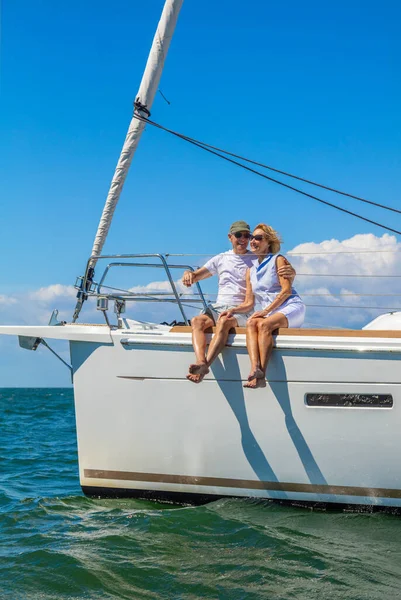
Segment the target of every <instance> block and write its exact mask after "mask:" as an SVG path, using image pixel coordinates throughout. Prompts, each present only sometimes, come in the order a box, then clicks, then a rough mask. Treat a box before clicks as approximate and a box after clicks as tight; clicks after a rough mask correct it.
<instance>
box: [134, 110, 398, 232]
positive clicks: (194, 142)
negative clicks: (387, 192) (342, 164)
mask: <svg viewBox="0 0 401 600" xmlns="http://www.w3.org/2000/svg"><path fill="white" fill-rule="evenodd" d="M134 117H135V118H136V119H139V120H140V121H143V122H144V123H148V124H149V125H152V126H153V127H156V128H158V129H162V130H163V131H165V132H167V133H170V134H171V135H174V136H176V137H178V138H180V139H182V140H185V141H187V142H188V143H190V144H192V145H194V146H197V147H198V148H201V149H202V150H205V151H206V152H209V153H210V154H213V155H214V156H218V157H219V158H222V159H223V160H226V161H227V162H230V163H231V164H234V165H236V166H238V167H241V168H242V169H245V170H246V171H249V172H250V173H253V174H254V175H258V176H259V177H263V178H264V179H267V180H268V181H272V182H273V183H277V184H278V185H281V186H282V187H285V188H287V189H289V190H292V191H293V192H296V193H297V194H301V195H303V196H306V197H307V198H311V199H312V200H316V201H317V202H320V203H321V204H325V205H326V206H330V207H331V208H335V209H336V210H339V211H341V212H343V213H346V214H348V215H351V216H353V217H356V218H357V219H361V220H362V221H365V222H367V223H371V224H372V225H376V226H377V227H380V228H381V229H385V230H386V231H391V232H392V233H396V234H397V235H401V231H398V229H393V228H392V227H388V226H387V225H383V224H382V223H379V222H378V221H374V220H373V219H368V218H367V217H363V216H362V215H359V214H358V213H355V212H353V211H351V210H347V209H346V208H342V207H341V206H337V205H336V204H333V203H332V202H328V201H327V200H323V199H322V198H318V197H317V196H314V195H313V194H308V193H307V192H304V191H302V190H299V189H298V188H295V187H294V186H292V185H289V184H288V183H284V182H283V181H279V180H278V179H274V178H273V177H269V176H268V175H265V174H264V173H261V172H260V171H257V170H256V169H252V168H251V167H247V166H246V165H243V164H242V163H239V162H238V161H236V160H233V159H232V158H228V156H224V155H223V154H221V153H220V152H218V151H216V150H213V149H212V148H213V146H210V145H208V144H204V143H203V142H200V141H198V140H195V139H194V138H190V137H188V136H186V135H184V134H182V133H178V132H176V131H173V130H172V129H168V128H167V127H164V126H163V125H160V124H158V123H155V122H154V121H151V120H150V119H146V118H144V117H141V116H140V115H137V114H134ZM226 154H230V153H228V152H227V153H226ZM248 162H252V161H248ZM294 177H295V176H294ZM304 181H307V180H304ZM310 183H311V182H310ZM319 186H320V184H319ZM321 187H323V186H321ZM326 189H329V188H326ZM331 191H336V190H334V189H333V190H331ZM344 195H346V194H345V192H344ZM347 195H348V196H350V197H351V195H350V194H347ZM358 199H360V200H363V201H365V199H362V198H358ZM366 202H368V203H370V201H368V200H366ZM382 208H387V209H388V208H389V207H385V206H384V205H382ZM391 210H395V212H401V211H397V210H396V209H391Z"/></svg>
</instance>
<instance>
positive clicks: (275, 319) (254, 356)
mask: <svg viewBox="0 0 401 600" xmlns="http://www.w3.org/2000/svg"><path fill="white" fill-rule="evenodd" d="M279 327H288V321H287V317H286V316H285V315H283V314H282V313H275V314H274V315H272V316H271V317H266V318H264V317H259V318H255V319H250V320H249V321H248V323H247V340H246V342H247V348H248V352H249V357H250V359H251V373H250V375H249V378H248V381H247V383H244V387H246V388H251V389H254V388H257V387H261V386H263V385H265V377H266V368H267V364H268V362H269V358H270V356H271V353H272V350H273V331H275V330H276V329H278V328H279ZM248 328H249V332H248Z"/></svg>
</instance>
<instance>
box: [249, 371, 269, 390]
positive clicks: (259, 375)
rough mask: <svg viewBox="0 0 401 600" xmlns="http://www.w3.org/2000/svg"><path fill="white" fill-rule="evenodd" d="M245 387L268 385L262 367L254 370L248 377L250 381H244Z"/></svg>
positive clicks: (253, 387)
mask: <svg viewBox="0 0 401 600" xmlns="http://www.w3.org/2000/svg"><path fill="white" fill-rule="evenodd" d="M243 387H244V388H249V389H251V390H254V389H256V388H261V387H266V379H265V374H264V373H263V371H262V369H259V367H258V368H257V369H255V370H254V371H252V373H251V374H250V375H249V377H248V381H247V382H246V383H244V385H243Z"/></svg>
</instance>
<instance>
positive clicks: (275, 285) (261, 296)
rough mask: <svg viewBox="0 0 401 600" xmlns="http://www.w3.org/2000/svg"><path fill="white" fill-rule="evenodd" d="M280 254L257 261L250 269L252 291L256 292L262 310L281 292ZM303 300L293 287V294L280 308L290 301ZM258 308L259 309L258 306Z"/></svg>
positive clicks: (256, 298)
mask: <svg viewBox="0 0 401 600" xmlns="http://www.w3.org/2000/svg"><path fill="white" fill-rule="evenodd" d="M279 256H280V254H270V256H268V257H267V258H265V260H264V261H263V262H261V263H260V264H259V263H258V262H256V263H255V264H254V265H253V266H252V267H251V269H250V279H251V285H252V291H253V293H254V294H255V303H256V304H258V305H260V306H261V308H262V310H264V309H265V308H267V307H268V306H270V304H271V303H272V302H273V301H274V300H275V299H276V297H277V296H278V294H279V293H280V292H281V285H280V281H279V278H278V275H277V268H276V261H277V258H278V257H279ZM292 302H301V303H302V300H301V298H300V297H299V296H298V294H297V292H296V290H295V289H294V288H291V296H290V297H289V298H288V299H287V300H286V301H285V302H283V304H282V305H281V306H280V308H284V306H287V305H288V304H289V303H292ZM256 310H258V309H257V308H256Z"/></svg>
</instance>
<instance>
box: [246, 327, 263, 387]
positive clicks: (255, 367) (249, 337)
mask: <svg viewBox="0 0 401 600" xmlns="http://www.w3.org/2000/svg"><path fill="white" fill-rule="evenodd" d="M262 320H264V319H251V320H250V321H248V323H247V325H246V347H247V348H248V354H249V359H250V361H251V373H250V375H249V377H248V380H250V379H254V378H255V376H256V374H259V371H260V355H259V343H258V329H259V327H258V324H259V321H262Z"/></svg>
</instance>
